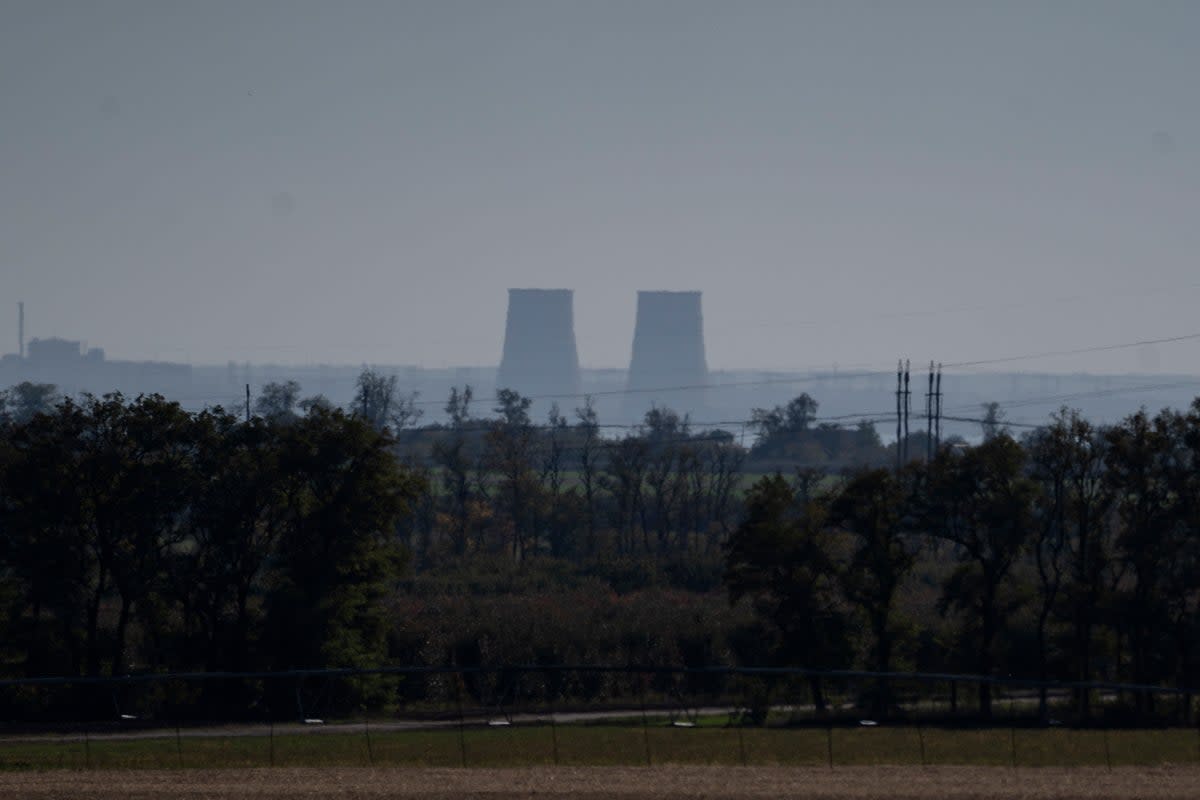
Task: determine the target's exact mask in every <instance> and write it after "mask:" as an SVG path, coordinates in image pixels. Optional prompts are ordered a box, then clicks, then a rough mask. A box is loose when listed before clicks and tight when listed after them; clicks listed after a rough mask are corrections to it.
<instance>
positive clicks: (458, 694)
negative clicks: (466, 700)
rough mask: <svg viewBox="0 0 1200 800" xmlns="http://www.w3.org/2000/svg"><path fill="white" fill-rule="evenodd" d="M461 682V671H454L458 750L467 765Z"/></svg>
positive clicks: (463, 762)
mask: <svg viewBox="0 0 1200 800" xmlns="http://www.w3.org/2000/svg"><path fill="white" fill-rule="evenodd" d="M462 682H463V677H462V673H461V672H456V673H454V699H455V702H456V703H457V705H458V752H459V755H460V756H461V757H462V765H463V767H466V766H467V733H466V730H465V728H466V720H464V719H463V706H462Z"/></svg>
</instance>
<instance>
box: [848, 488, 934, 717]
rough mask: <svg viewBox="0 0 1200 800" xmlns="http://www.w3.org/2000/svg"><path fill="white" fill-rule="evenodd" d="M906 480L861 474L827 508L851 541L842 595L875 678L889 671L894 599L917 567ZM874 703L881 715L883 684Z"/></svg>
mask: <svg viewBox="0 0 1200 800" xmlns="http://www.w3.org/2000/svg"><path fill="white" fill-rule="evenodd" d="M911 480H912V478H911V473H906V474H905V475H903V476H899V477H898V476H896V475H895V474H894V473H892V472H889V471H888V470H883V469H871V470H863V471H860V472H858V473H856V474H854V475H852V476H851V477H850V479H849V480H848V481H846V483H845V484H844V485H843V486H842V487H841V488H840V490H839V491H838V492H837V494H836V495H835V496H834V498H833V500H832V502H831V504H830V514H829V523H830V524H831V525H833V526H835V527H836V528H837V529H838V530H840V531H841V532H843V533H845V534H847V535H849V536H850V538H851V546H850V554H849V558H848V560H847V561H846V562H845V563H844V564H843V565H842V567H841V569H840V570H839V576H840V578H841V587H842V591H843V592H844V593H845V596H846V599H847V600H849V601H850V603H851V604H852V605H853V606H854V607H855V608H857V609H858V610H859V611H861V612H862V614H863V615H864V616H865V617H866V621H867V627H868V629H869V630H870V632H871V640H872V645H871V657H870V664H871V669H874V670H877V671H879V672H888V671H890V670H891V669H892V656H893V652H894V649H895V642H896V637H897V629H896V620H895V609H896V596H897V593H898V592H899V590H900V586H901V585H902V583H903V582H904V580H905V578H906V577H907V576H908V574H909V573H910V572H911V571H912V569H913V565H914V564H915V563H916V547H915V544H914V542H913V540H912V537H911V530H910V528H911V525H912V521H911V519H910V516H911V512H910V508H911V504H912V503H911V489H910V487H909V484H910V483H911ZM874 702H875V706H876V707H875V711H876V712H877V713H882V712H886V710H887V704H888V703H889V697H888V689H887V685H886V683H881V685H880V686H879V687H878V692H877V693H876V695H875V698H874Z"/></svg>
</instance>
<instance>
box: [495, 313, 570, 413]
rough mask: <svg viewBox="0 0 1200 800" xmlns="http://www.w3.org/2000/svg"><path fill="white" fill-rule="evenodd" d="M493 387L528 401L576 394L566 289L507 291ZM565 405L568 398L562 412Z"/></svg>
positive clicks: (567, 404)
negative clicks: (501, 350) (501, 345)
mask: <svg viewBox="0 0 1200 800" xmlns="http://www.w3.org/2000/svg"><path fill="white" fill-rule="evenodd" d="M496 385H497V388H501V389H515V390H517V391H518V392H520V393H521V394H523V395H526V396H533V397H538V396H541V395H559V394H566V395H573V394H577V393H578V392H579V356H578V354H577V353H576V350H575V312H574V309H573V307H572V292H571V290H570V289H509V290H508V322H507V323H506V324H505V326H504V355H503V357H502V358H501V359H500V372H499V374H498V375H497V376H496ZM570 403H571V399H570V398H565V399H561V400H560V401H559V404H560V405H562V406H563V407H564V408H570ZM546 405H547V406H548V403H547V404H546Z"/></svg>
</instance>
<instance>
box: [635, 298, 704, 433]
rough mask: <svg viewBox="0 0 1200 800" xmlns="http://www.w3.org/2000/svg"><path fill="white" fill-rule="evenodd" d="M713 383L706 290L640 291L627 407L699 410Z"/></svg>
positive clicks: (682, 410)
mask: <svg viewBox="0 0 1200 800" xmlns="http://www.w3.org/2000/svg"><path fill="white" fill-rule="evenodd" d="M707 383H708V363H707V360H706V358H705V354H704V315H703V313H702V312H701V308H700V292H638V302H637V323H636V326H635V328H634V332H633V357H632V358H631V359H630V362H629V385H628V389H629V393H630V394H629V399H628V403H627V407H629V408H630V409H634V408H640V409H648V408H649V407H650V406H652V405H660V406H662V405H667V406H671V407H672V408H674V409H675V410H677V411H681V412H687V411H691V410H694V409H698V408H701V407H702V406H704V404H705V399H706V398H705V392H704V387H705V386H706V385H707Z"/></svg>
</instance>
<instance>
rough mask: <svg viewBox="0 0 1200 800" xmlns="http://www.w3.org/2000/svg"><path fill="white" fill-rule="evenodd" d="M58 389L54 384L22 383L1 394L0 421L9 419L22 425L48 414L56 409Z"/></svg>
mask: <svg viewBox="0 0 1200 800" xmlns="http://www.w3.org/2000/svg"><path fill="white" fill-rule="evenodd" d="M57 397H58V387H57V386H55V385H54V384H52V383H32V382H30V381H22V382H21V383H18V384H17V385H16V386H13V387H12V388H11V389H9V390H8V391H7V392H0V420H3V419H4V418H8V419H9V421H10V422H12V423H13V424H16V425H22V424H24V423H26V422H28V421H29V420H31V419H33V417H34V416H35V415H37V414H48V413H50V412H51V411H52V410H53V408H54V403H55V400H56V398H57Z"/></svg>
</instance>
